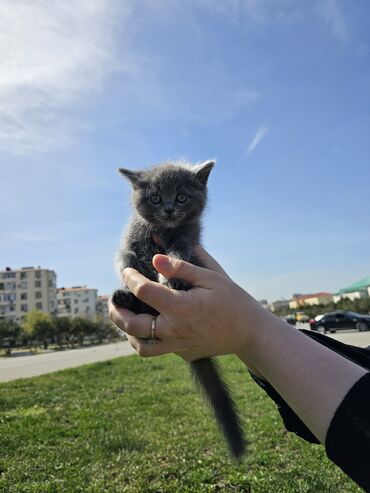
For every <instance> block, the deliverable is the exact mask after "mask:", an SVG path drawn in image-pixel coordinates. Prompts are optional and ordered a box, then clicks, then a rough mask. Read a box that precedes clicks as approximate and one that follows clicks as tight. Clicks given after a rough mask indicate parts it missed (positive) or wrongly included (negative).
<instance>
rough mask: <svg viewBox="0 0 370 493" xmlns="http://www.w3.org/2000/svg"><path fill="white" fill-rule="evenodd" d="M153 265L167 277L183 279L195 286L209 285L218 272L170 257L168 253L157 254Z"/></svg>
mask: <svg viewBox="0 0 370 493" xmlns="http://www.w3.org/2000/svg"><path fill="white" fill-rule="evenodd" d="M153 265H154V268H155V270H156V271H157V272H159V273H160V274H162V275H163V276H164V277H165V278H166V279H174V278H176V279H181V280H182V281H187V282H188V283H189V284H191V285H192V286H194V287H203V288H205V287H208V286H209V285H210V284H211V282H212V279H213V278H214V276H217V273H215V272H212V271H211V270H208V269H204V268H203V267H198V266H196V265H193V264H190V263H189V262H185V260H181V259H177V258H173V257H168V256H167V255H160V254H158V255H155V256H154V257H153Z"/></svg>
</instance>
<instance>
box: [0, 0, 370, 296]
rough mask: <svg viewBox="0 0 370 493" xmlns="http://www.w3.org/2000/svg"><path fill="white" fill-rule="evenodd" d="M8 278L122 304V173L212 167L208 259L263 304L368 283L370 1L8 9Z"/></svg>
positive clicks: (4, 69) (2, 160)
mask: <svg viewBox="0 0 370 493" xmlns="http://www.w3.org/2000/svg"><path fill="white" fill-rule="evenodd" d="M0 26H1V29H0V33H1V34H0V167H1V173H0V177H1V188H0V190H1V191H0V221H1V242H0V260H1V261H0V265H1V266H2V268H4V267H5V266H12V267H13V268H18V267H21V266H28V265H41V266H42V267H45V268H49V269H54V270H55V271H56V272H57V274H58V285H59V286H71V285H81V284H86V285H88V286H90V287H96V288H98V289H99V292H100V293H101V294H103V293H110V292H111V291H112V290H113V289H114V288H115V287H117V286H118V284H119V283H118V280H117V278H116V276H115V273H114V269H113V260H112V259H113V256H114V253H115V250H116V248H117V245H118V242H119V237H120V234H121V230H122V228H123V226H124V224H126V223H127V221H128V219H129V215H130V209H129V186H128V184H127V183H126V182H125V181H124V180H122V178H121V177H120V176H119V175H118V174H117V172H116V171H115V170H116V168H117V167H119V166H122V167H129V168H133V169H135V168H137V169H138V168H144V167H147V166H149V165H152V164H155V163H158V162H161V161H163V160H166V159H169V158H186V159H188V160H190V161H191V162H197V161H201V160H206V159H210V158H215V159H216V160H217V164H216V167H215V169H214V170H213V171H212V175H211V177H210V181H209V197H210V198H209V206H208V209H207V213H206V215H205V219H204V235H203V243H204V245H205V246H206V248H208V250H209V251H210V252H211V253H212V254H213V255H214V256H215V257H216V258H217V259H218V260H219V261H220V262H221V263H222V264H223V266H224V267H225V269H226V270H227V271H228V272H229V273H230V275H231V276H232V277H233V278H234V279H235V280H236V281H237V282H238V283H240V284H241V285H242V286H243V287H245V288H246V289H247V290H248V291H249V292H251V293H252V294H253V295H254V296H256V297H257V298H258V299H260V298H267V299H268V300H269V301H272V300H273V299H278V298H280V297H289V296H290V295H291V294H292V293H297V292H300V293H309V292H316V291H336V290H338V289H339V288H341V287H343V286H345V285H347V284H349V283H351V282H353V281H355V280H357V279H359V278H361V277H364V276H368V275H370V255H369V252H370V228H369V212H370V203H369V185H370V132H369V131H370V34H369V33H370V5H369V3H368V2H367V0H357V1H356V2H353V1H350V0H342V1H340V0H312V1H310V2H307V1H304V0H260V1H258V2H257V1H254V0H223V1H221V0H220V1H218V0H197V1H195V0H189V1H188V2H182V1H180V0H171V1H170V0H137V1H133V0H127V1H118V0H116V1H115V0H94V1H92V0H83V1H78V2H75V1H65V2H50V3H48V2H43V1H41V0H40V1H39V0H34V1H33V2H27V1H20V2H17V3H16V4H14V2H13V1H12V0H5V1H3V2H2V5H1V7H0Z"/></svg>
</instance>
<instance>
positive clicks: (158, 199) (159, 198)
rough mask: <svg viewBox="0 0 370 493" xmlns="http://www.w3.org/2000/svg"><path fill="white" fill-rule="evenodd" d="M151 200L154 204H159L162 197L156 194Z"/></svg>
mask: <svg viewBox="0 0 370 493" xmlns="http://www.w3.org/2000/svg"><path fill="white" fill-rule="evenodd" d="M150 200H151V201H152V204H159V203H160V201H161V200H162V199H161V196H160V195H158V194H157V193H156V194H154V195H152V196H151V197H150Z"/></svg>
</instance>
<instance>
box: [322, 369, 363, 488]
mask: <svg viewBox="0 0 370 493" xmlns="http://www.w3.org/2000/svg"><path fill="white" fill-rule="evenodd" d="M325 448H326V453H327V455H328V457H329V459H330V460H332V461H333V462H334V463H335V464H337V466H339V467H340V468H341V469H342V470H343V471H344V472H345V473H346V474H347V475H348V476H349V477H350V478H352V479H353V481H355V482H356V483H357V484H358V485H359V486H361V487H362V488H364V490H365V491H367V492H370V373H366V374H365V375H364V376H363V377H362V378H360V380H359V381H358V382H356V383H355V385H354V386H353V387H352V388H351V389H350V391H349V392H348V394H347V395H346V397H345V398H344V399H343V401H342V403H341V404H340V406H339V407H338V409H337V410H336V412H335V414H334V417H333V419H332V421H331V423H330V426H329V429H328V432H327V435H326V440H325Z"/></svg>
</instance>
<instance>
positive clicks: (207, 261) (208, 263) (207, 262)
mask: <svg viewBox="0 0 370 493" xmlns="http://www.w3.org/2000/svg"><path fill="white" fill-rule="evenodd" d="M194 254H195V256H196V257H197V258H198V259H199V260H200V263H201V264H202V266H203V267H205V268H206V269H210V270H213V271H215V272H218V273H219V274H222V275H224V276H227V277H229V276H228V274H227V273H226V271H224V269H223V268H222V267H221V265H220V264H219V263H218V262H217V261H216V260H215V259H214V258H213V257H212V256H211V255H210V254H209V253H208V252H207V251H206V250H205V249H204V248H203V247H201V246H200V245H196V246H195V247H194Z"/></svg>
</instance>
